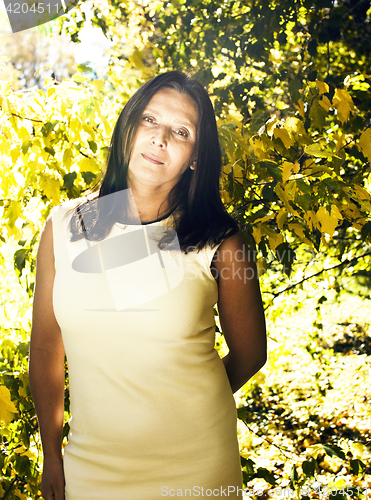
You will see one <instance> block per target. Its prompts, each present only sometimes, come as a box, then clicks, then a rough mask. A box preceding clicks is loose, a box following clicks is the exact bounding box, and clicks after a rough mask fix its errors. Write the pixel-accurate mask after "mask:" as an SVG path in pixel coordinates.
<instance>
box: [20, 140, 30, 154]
mask: <svg viewBox="0 0 371 500" xmlns="http://www.w3.org/2000/svg"><path fill="white" fill-rule="evenodd" d="M31 146H32V142H31V141H23V143H22V153H23V154H24V155H25V154H26V153H27V151H28V150H29V148H30V147H31Z"/></svg>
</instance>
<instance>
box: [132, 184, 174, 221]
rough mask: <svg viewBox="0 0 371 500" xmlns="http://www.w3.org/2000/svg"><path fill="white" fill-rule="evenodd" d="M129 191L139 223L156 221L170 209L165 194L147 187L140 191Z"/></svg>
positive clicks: (136, 189)
mask: <svg viewBox="0 0 371 500" xmlns="http://www.w3.org/2000/svg"><path fill="white" fill-rule="evenodd" d="M131 190H132V193H133V197H134V201H135V205H136V207H137V209H138V213H139V217H140V220H141V222H146V221H148V220H152V219H156V217H160V216H161V215H164V213H166V212H167V211H168V210H169V209H170V207H169V203H168V193H167V192H164V191H161V190H160V189H150V188H148V186H145V187H143V188H142V189H140V188H139V189H138V188H137V187H136V188H134V187H131Z"/></svg>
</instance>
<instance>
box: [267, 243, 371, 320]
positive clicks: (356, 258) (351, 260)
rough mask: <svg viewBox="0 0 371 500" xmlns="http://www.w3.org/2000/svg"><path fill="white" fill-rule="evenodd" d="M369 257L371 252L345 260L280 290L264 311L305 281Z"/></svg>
mask: <svg viewBox="0 0 371 500" xmlns="http://www.w3.org/2000/svg"><path fill="white" fill-rule="evenodd" d="M368 255H371V250H369V251H368V252H365V253H364V254H362V255H358V257H353V258H352V259H346V260H344V262H340V264H336V265H335V266H332V267H328V268H324V269H321V271H318V272H317V273H314V274H311V275H310V276H307V277H306V278H303V279H302V280H300V281H297V282H296V283H293V284H292V285H290V286H288V287H286V288H284V289H283V290H280V291H279V292H276V293H274V294H273V298H272V300H271V302H270V304H268V305H267V306H266V307H265V308H264V310H266V309H268V307H270V306H271V305H272V303H273V301H274V299H275V298H276V297H278V296H279V295H281V294H282V293H285V292H288V291H289V290H292V289H293V288H295V287H296V286H298V285H301V284H302V283H304V282H305V281H308V280H310V279H312V278H315V277H316V276H319V275H320V274H322V273H324V272H325V271H332V270H333V269H337V268H339V267H344V266H347V265H352V264H354V263H355V262H357V261H358V260H359V259H363V258H364V257H367V256H368Z"/></svg>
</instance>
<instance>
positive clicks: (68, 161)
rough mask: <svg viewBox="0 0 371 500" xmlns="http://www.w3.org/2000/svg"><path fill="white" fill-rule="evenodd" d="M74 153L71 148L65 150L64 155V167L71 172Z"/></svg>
mask: <svg viewBox="0 0 371 500" xmlns="http://www.w3.org/2000/svg"><path fill="white" fill-rule="evenodd" d="M72 158H73V152H72V149H71V148H68V149H65V150H64V153H63V165H64V166H65V167H66V169H67V170H68V171H69V170H70V168H71V165H72Z"/></svg>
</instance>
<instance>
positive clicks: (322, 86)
mask: <svg viewBox="0 0 371 500" xmlns="http://www.w3.org/2000/svg"><path fill="white" fill-rule="evenodd" d="M316 85H317V87H318V90H319V93H320V94H327V92H328V91H329V90H330V87H329V86H328V85H327V83H326V82H320V81H319V80H316Z"/></svg>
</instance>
